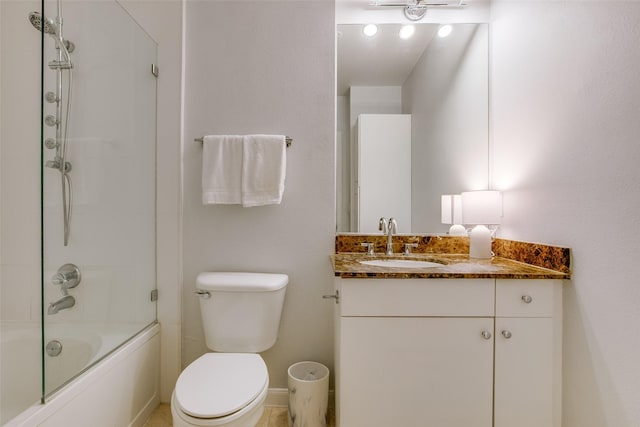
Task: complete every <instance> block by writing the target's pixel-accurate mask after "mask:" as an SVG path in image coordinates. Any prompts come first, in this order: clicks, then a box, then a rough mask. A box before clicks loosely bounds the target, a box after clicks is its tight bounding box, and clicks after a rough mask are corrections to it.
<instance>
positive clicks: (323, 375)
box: [288, 362, 329, 427]
mask: <svg viewBox="0 0 640 427" xmlns="http://www.w3.org/2000/svg"><path fill="white" fill-rule="evenodd" d="M288 373H289V380H288V388H289V427H325V426H326V425H327V405H328V403H329V368H327V367H326V366H324V365H323V364H322V363H318V362H298V363H294V364H293V365H291V366H289V370H288Z"/></svg>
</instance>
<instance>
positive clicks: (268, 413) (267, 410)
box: [144, 403, 335, 427]
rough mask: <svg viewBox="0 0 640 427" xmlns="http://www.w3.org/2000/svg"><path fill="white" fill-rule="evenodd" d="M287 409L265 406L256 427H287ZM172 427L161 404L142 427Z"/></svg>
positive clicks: (166, 408)
mask: <svg viewBox="0 0 640 427" xmlns="http://www.w3.org/2000/svg"><path fill="white" fill-rule="evenodd" d="M329 417H330V422H329V424H328V425H327V427H334V426H335V420H334V416H333V410H332V408H329ZM287 418H288V416H287V408H286V407H281V406H265V407H264V412H263V413H262V418H260V421H259V422H258V425H256V427H287V426H288V420H287ZM170 426H173V422H172V421H171V407H170V406H169V404H167V403H161V404H160V406H158V407H157V408H156V410H155V411H153V414H151V417H150V418H149V419H148V420H147V422H146V423H145V425H144V427H170Z"/></svg>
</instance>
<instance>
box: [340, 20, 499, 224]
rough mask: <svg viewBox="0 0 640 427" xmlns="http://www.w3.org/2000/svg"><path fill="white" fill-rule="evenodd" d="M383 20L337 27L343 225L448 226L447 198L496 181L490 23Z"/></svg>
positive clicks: (341, 213)
mask: <svg viewBox="0 0 640 427" xmlns="http://www.w3.org/2000/svg"><path fill="white" fill-rule="evenodd" d="M377 27H378V28H377V32H375V34H374V35H373V36H367V35H365V34H364V33H363V28H364V25H359V24H349V25H338V27H337V64H338V72H337V138H336V139H337V144H338V146H337V152H338V153H337V154H338V159H337V181H336V182H337V184H336V185H337V188H336V195H337V204H336V206H337V215H336V217H337V229H338V231H339V232H349V231H351V232H359V233H376V232H378V219H379V218H380V217H385V218H389V217H395V218H397V219H398V231H399V232H401V233H427V232H445V231H446V230H447V229H448V226H447V225H443V224H441V223H440V221H441V210H440V196H441V195H442V194H456V193H460V192H462V191H468V190H477V189H485V188H487V185H488V162H489V149H488V146H489V142H488V141H489V130H488V128H489V119H488V115H489V70H488V28H487V27H488V25H487V24H453V25H452V26H451V27H452V28H451V31H450V33H449V34H448V35H447V36H445V37H441V36H439V35H438V32H439V30H441V29H442V28H443V27H444V26H442V25H439V24H415V25H414V27H415V31H414V33H413V35H412V36H411V37H410V38H408V39H402V38H400V37H399V34H400V30H401V27H402V25H399V24H381V25H378V26H377ZM443 32H444V31H443ZM403 126H404V127H403ZM407 126H408V127H407Z"/></svg>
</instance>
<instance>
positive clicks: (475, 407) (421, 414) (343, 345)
mask: <svg viewBox="0 0 640 427" xmlns="http://www.w3.org/2000/svg"><path fill="white" fill-rule="evenodd" d="M493 330H494V320H493V318H471V317H470V318H435V317H434V318H428V317H342V318H341V319H340V337H339V347H340V352H339V354H340V356H339V358H340V360H339V365H340V395H339V399H340V414H339V424H338V425H339V426H341V427H365V426H366V427H389V426H402V427H425V426H447V427H469V426H474V427H491V426H492V409H493V396H492V394H493V347H494V338H493V336H492V335H493ZM483 332H484V334H483ZM514 425H517V424H512V425H511V426H510V427H513V426H514ZM538 427H539V426H538Z"/></svg>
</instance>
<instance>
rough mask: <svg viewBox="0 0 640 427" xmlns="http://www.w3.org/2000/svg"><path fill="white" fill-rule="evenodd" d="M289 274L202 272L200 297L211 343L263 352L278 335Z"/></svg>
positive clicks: (219, 348)
mask: <svg viewBox="0 0 640 427" xmlns="http://www.w3.org/2000/svg"><path fill="white" fill-rule="evenodd" d="M287 283H289V276H287V275H286V274H271V273H235V272H234V273H231V272H206V273H200V274H199V275H198V278H197V279H196V288H197V289H198V290H199V291H204V292H208V293H209V297H208V298H207V296H206V294H205V295H204V296H201V298H200V312H201V314H202V323H203V327H204V334H205V339H206V343H207V347H208V348H209V349H211V350H213V351H219V352H225V353H259V352H261V351H265V350H267V349H268V348H271V347H272V346H273V345H274V344H275V342H276V339H277V338H278V328H279V326H280V315H281V313H282V306H283V302H284V294H285V291H286V288H287Z"/></svg>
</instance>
